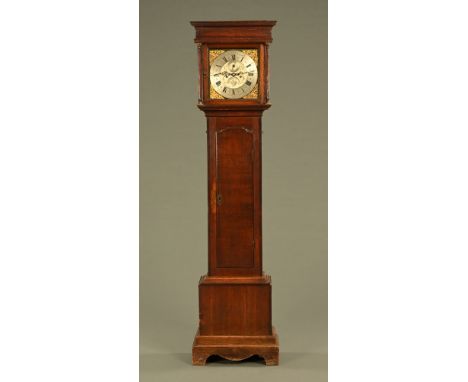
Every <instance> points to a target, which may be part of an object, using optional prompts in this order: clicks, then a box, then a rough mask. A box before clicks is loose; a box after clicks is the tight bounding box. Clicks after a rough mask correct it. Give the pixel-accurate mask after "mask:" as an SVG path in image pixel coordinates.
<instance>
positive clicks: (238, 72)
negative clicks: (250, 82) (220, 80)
mask: <svg viewBox="0 0 468 382" xmlns="http://www.w3.org/2000/svg"><path fill="white" fill-rule="evenodd" d="M223 72H224V73H225V75H224V83H225V84H226V85H227V86H229V87H230V88H231V89H237V88H240V87H241V86H242V85H244V84H245V82H246V81H247V73H246V72H247V71H246V70H245V66H244V64H243V63H242V62H239V61H230V62H226V63H225V64H224V65H223V67H222V68H221V73H223Z"/></svg>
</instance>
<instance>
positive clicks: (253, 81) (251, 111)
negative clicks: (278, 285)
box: [191, 21, 279, 365]
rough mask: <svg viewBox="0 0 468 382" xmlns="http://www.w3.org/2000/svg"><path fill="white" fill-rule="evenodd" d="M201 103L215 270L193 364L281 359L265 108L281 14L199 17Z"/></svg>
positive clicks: (203, 289)
mask: <svg viewBox="0 0 468 382" xmlns="http://www.w3.org/2000/svg"><path fill="white" fill-rule="evenodd" d="M191 24H192V25H193V26H194V27H195V30H196V36H195V43H196V44H197V46H198V63H199V86H200V88H199V100H198V101H199V102H198V107H199V108H200V109H201V110H202V111H203V112H204V113H205V116H206V118H207V138H208V233H209V243H208V274H207V275H204V276H202V277H201V279H200V282H199V286H198V292H199V326H198V331H197V334H196V336H195V339H194V342H193V348H192V360H193V364H194V365H204V364H205V363H206V360H207V358H208V357H209V356H211V355H218V356H221V357H224V358H226V359H229V360H242V359H245V358H248V357H250V356H253V355H258V356H260V357H262V358H263V359H264V360H265V363H266V364H267V365H277V364H278V355H279V344H278V336H277V334H276V332H275V329H274V327H273V326H272V317H271V279H270V276H268V275H266V274H264V273H263V268H262V181H261V178H262V164H261V136H262V114H263V111H264V110H266V109H268V108H269V107H270V104H269V103H268V45H269V43H271V41H272V38H271V29H272V28H273V26H274V25H275V24H276V21H222V22H221V21H200V22H191Z"/></svg>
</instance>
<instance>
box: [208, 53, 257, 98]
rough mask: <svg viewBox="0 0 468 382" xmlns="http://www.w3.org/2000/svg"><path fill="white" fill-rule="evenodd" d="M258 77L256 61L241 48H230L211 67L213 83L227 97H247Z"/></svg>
mask: <svg viewBox="0 0 468 382" xmlns="http://www.w3.org/2000/svg"><path fill="white" fill-rule="evenodd" d="M257 79H258V71H257V65H256V64H255V61H254V60H252V58H251V57H250V56H249V55H247V54H245V53H243V52H241V51H239V50H228V51H226V52H224V53H222V54H220V55H219V56H218V57H216V59H215V60H214V61H213V63H212V64H211V67H210V81H211V85H212V86H213V89H214V90H215V91H216V92H217V93H218V94H220V95H222V96H223V97H225V98H230V99H237V98H242V97H245V96H246V95H247V94H249V93H250V92H251V91H252V89H253V88H254V87H255V85H256V83H257Z"/></svg>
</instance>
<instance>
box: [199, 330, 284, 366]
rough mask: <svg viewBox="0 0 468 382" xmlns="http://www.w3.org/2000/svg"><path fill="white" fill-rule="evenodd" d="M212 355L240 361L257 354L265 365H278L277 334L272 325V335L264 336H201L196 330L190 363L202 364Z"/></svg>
mask: <svg viewBox="0 0 468 382" xmlns="http://www.w3.org/2000/svg"><path fill="white" fill-rule="evenodd" d="M212 355H217V356H220V357H222V358H225V359H227V360H230V361H242V360H244V359H247V358H249V357H252V356H254V355H258V356H259V357H261V358H263V359H264V361H265V365H267V366H274V365H278V363H279V341H278V335H277V334H276V330H275V328H274V327H273V332H272V335H266V336H212V335H209V336H201V335H200V331H199V330H198V331H197V334H196V335H195V340H194V341H193V347H192V364H193V365H197V366H204V365H205V364H206V360H207V359H208V357H210V356H212Z"/></svg>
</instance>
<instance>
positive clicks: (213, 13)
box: [140, 0, 327, 381]
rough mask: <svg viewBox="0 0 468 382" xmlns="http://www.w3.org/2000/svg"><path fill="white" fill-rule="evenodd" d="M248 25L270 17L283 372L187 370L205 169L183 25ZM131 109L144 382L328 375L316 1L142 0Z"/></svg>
mask: <svg viewBox="0 0 468 382" xmlns="http://www.w3.org/2000/svg"><path fill="white" fill-rule="evenodd" d="M246 19H261V20H270V19H271V20H277V21H278V23H277V25H276V26H275V27H274V28H273V43H272V45H271V48H270V76H271V77H270V78H271V80H270V98H271V99H270V102H271V104H272V107H271V109H270V110H267V111H266V112H265V113H264V117H263V129H264V134H263V248H264V250H263V264H264V270H265V272H266V273H269V274H271V276H272V285H273V323H274V325H275V326H276V328H277V330H278V334H279V338H280V352H281V354H280V366H278V367H265V366H262V365H261V364H260V363H258V362H245V363H241V364H230V363H213V364H210V365H209V366H207V367H192V366H191V364H190V361H191V353H190V352H191V345H192V340H193V337H194V334H195V331H196V326H197V320H198V311H197V309H198V298H197V283H198V280H199V278H200V276H201V275H202V274H205V273H206V271H207V196H206V195H207V190H206V186H207V179H206V176H207V175H206V166H207V163H206V135H205V116H204V114H203V113H202V112H201V111H199V110H198V109H197V107H196V102H197V81H198V78H197V52H196V45H195V44H194V42H193V38H194V29H193V27H192V26H191V25H190V24H189V21H191V20H246ZM140 103H141V110H140V121H141V126H140V252H141V254H140V349H141V354H140V376H141V377H140V378H141V381H156V380H157V381H169V380H174V381H184V380H190V381H193V380H198V379H200V380H202V379H203V380H205V381H211V380H213V381H215V380H216V381H218V380H219V379H220V378H223V380H224V381H231V380H232V381H234V380H240V379H241V378H246V379H244V380H248V381H256V380H257V381H263V380H277V381H284V380H285V378H288V377H290V376H292V377H294V378H295V380H298V381H301V380H304V381H305V380H311V378H313V379H314V380H315V381H324V380H326V378H327V377H326V371H327V3H326V1H325V0H317V1H314V0H310V1H306V0H304V1H298V0H290V1H272V0H269V1H266V0H248V1H245V0H236V1H221V0H196V1H195V0H194V1H175V0H158V1H156V0H153V1H149V0H142V1H140Z"/></svg>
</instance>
